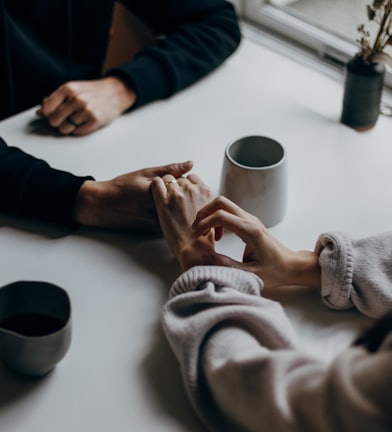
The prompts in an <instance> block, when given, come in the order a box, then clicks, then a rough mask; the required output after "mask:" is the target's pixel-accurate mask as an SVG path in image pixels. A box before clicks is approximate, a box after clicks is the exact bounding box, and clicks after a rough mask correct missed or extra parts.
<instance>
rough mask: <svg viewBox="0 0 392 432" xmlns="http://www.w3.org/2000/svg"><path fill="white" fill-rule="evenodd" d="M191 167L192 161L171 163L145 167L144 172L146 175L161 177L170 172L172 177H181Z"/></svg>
mask: <svg viewBox="0 0 392 432" xmlns="http://www.w3.org/2000/svg"><path fill="white" fill-rule="evenodd" d="M192 168H193V162H192V161H186V162H180V163H172V164H169V165H162V166H157V167H152V168H147V169H146V170H145V171H144V172H145V175H146V177H150V178H154V177H163V176H164V175H167V174H170V175H172V176H173V177H174V178H178V177H181V176H182V175H184V174H185V173H187V172H189V171H190V170H191V169H192Z"/></svg>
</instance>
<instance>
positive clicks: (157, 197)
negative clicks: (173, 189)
mask: <svg viewBox="0 0 392 432" xmlns="http://www.w3.org/2000/svg"><path fill="white" fill-rule="evenodd" d="M151 191H152V196H153V198H154V201H155V204H156V205H158V204H159V203H161V202H162V201H163V200H164V199H165V197H166V194H167V189H166V186H165V183H164V181H163V179H162V178H161V177H155V178H154V179H153V181H152V183H151Z"/></svg>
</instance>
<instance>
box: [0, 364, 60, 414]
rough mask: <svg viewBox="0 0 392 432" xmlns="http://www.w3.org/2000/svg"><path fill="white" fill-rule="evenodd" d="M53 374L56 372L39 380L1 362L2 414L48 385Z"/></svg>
mask: <svg viewBox="0 0 392 432" xmlns="http://www.w3.org/2000/svg"><path fill="white" fill-rule="evenodd" d="M53 373H55V371H52V372H50V373H49V374H47V375H45V376H43V377H39V378H31V377H25V376H22V375H19V374H17V373H15V372H13V371H11V370H9V369H8V368H7V367H6V366H5V365H4V364H3V363H1V362H0V389H1V390H0V412H1V411H2V410H3V409H5V408H6V407H7V406H9V405H12V404H13V403H16V402H17V401H19V400H20V399H23V398H24V397H27V396H28V395H30V394H31V393H34V392H35V391H37V390H38V389H39V388H41V387H42V386H44V385H46V384H47V383H48V381H49V380H50V379H51V376H52V374H53Z"/></svg>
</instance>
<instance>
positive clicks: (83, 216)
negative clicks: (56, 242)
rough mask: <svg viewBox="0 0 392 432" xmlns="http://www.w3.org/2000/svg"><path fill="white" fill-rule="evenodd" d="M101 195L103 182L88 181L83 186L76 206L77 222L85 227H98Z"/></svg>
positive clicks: (75, 215)
mask: <svg viewBox="0 0 392 432" xmlns="http://www.w3.org/2000/svg"><path fill="white" fill-rule="evenodd" d="M101 194H102V185H101V182H96V181H94V180H86V181H85V182H84V183H83V184H82V186H81V188H80V189H79V192H78V195H77V197H76V201H75V206H74V220H75V222H77V223H79V224H81V225H85V226H97V224H98V209H99V202H100V197H101Z"/></svg>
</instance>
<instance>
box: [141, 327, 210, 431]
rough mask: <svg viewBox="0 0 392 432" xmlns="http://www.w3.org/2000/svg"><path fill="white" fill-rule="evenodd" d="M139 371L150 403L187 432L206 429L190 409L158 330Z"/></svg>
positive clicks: (172, 355) (178, 369) (178, 374)
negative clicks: (147, 389) (148, 391)
mask: <svg viewBox="0 0 392 432" xmlns="http://www.w3.org/2000/svg"><path fill="white" fill-rule="evenodd" d="M141 368H142V370H141V372H142V375H143V377H144V379H145V380H146V382H147V388H149V389H151V395H150V396H151V400H153V401H154V402H155V404H156V405H157V406H158V407H159V409H160V410H162V411H164V413H165V415H169V416H170V417H171V418H173V419H175V420H176V421H177V422H178V423H180V424H181V425H182V426H184V428H185V429H184V430H186V431H188V432H202V431H205V430H206V429H205V427H204V426H203V424H202V423H201V421H200V420H199V418H198V416H197V415H196V413H195V411H194V410H193V408H192V406H191V403H190V401H189V399H188V396H187V394H186V392H185V388H184V385H183V382H182V378H181V373H180V368H179V365H178V362H177V359H176V358H175V357H174V354H173V352H172V351H171V348H170V346H169V344H168V342H167V341H166V338H165V336H164V334H163V331H162V329H161V327H160V326H159V327H158V326H157V329H156V332H155V340H154V342H153V344H152V345H151V348H150V351H149V352H148V354H147V355H146V357H145V359H144V362H143V364H142V365H141Z"/></svg>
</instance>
